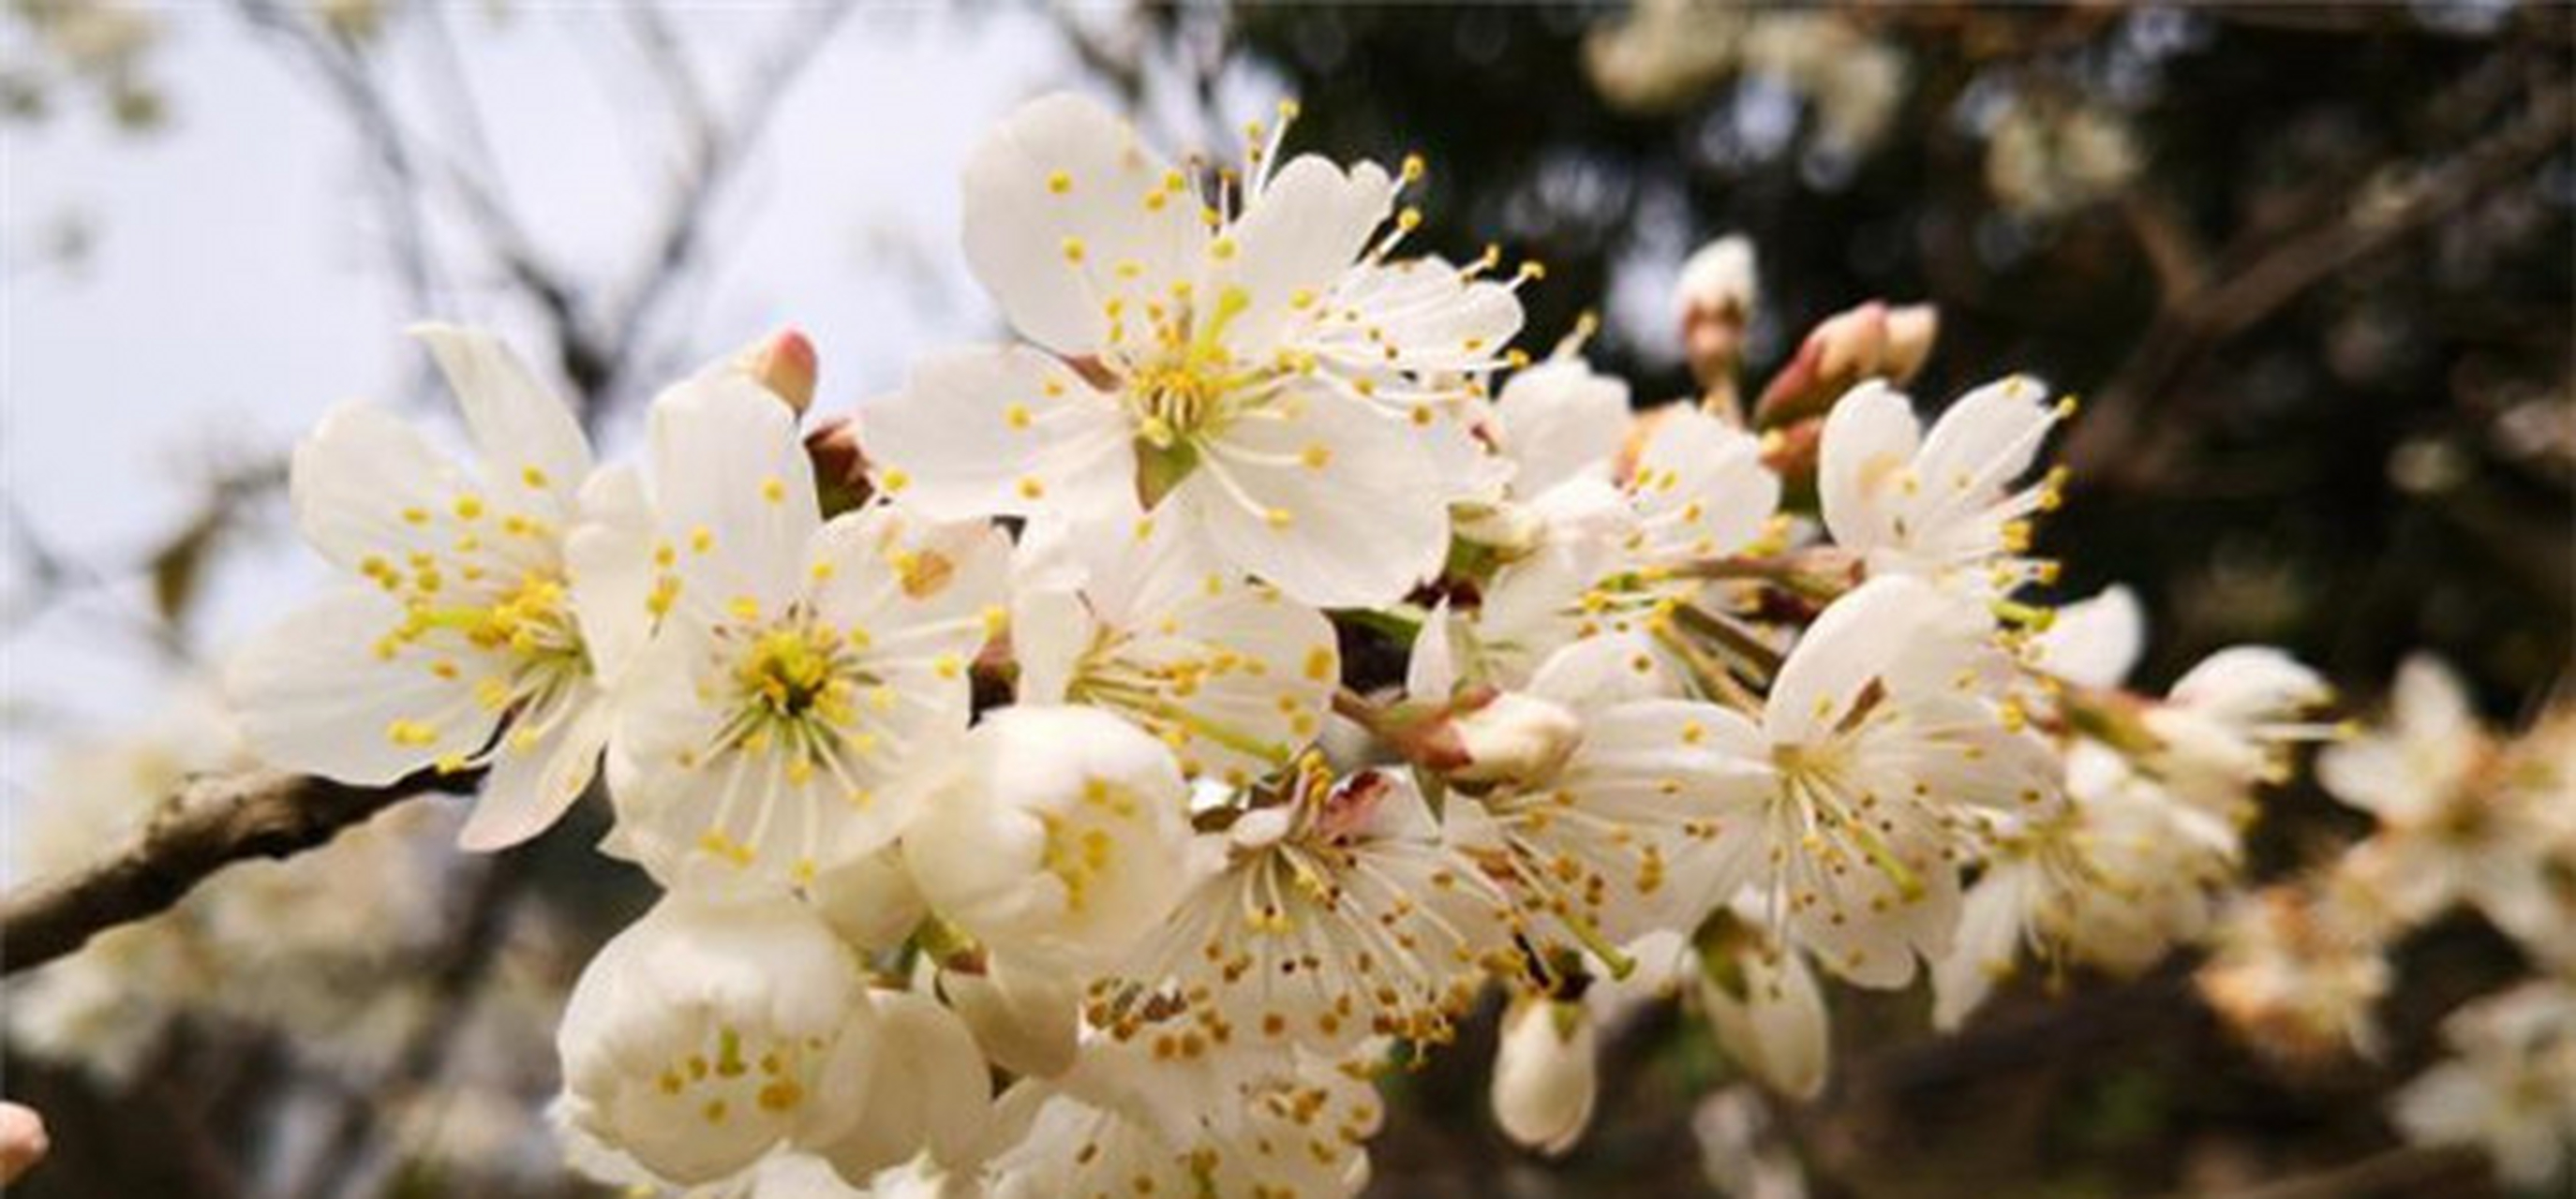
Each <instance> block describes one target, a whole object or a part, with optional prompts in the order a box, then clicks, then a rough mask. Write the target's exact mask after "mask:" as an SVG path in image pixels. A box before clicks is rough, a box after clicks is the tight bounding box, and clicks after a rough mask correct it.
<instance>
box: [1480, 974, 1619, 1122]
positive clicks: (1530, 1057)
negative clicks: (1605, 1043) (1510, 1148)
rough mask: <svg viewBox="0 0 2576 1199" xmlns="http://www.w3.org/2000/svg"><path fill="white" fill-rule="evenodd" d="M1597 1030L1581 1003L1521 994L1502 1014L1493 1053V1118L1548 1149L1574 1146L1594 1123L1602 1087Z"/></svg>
mask: <svg viewBox="0 0 2576 1199" xmlns="http://www.w3.org/2000/svg"><path fill="white" fill-rule="evenodd" d="M1597 1049H1598V1034H1597V1033H1596V1032H1595V1030H1594V1029H1593V1026H1592V1021H1591V1020H1590V1019H1589V1018H1588V1017H1587V1016H1586V1015H1585V1013H1584V1010H1583V1005H1582V1004H1580V1003H1560V1002H1558V1001H1556V1000H1552V999H1529V998H1524V999H1520V1000H1517V1001H1515V1002H1514V1003H1513V1005H1512V1008H1511V1010H1510V1011H1509V1012H1507V1013H1505V1014H1504V1016H1503V1035H1502V1044H1501V1046H1500V1047H1499V1049H1498V1050H1497V1051H1496V1053H1495V1054H1494V1089H1493V1106H1494V1122H1495V1123H1497V1124H1500V1125H1502V1128H1503V1132H1504V1133H1506V1134H1508V1135H1509V1136H1510V1137H1511V1138H1512V1139H1513V1140H1514V1141H1517V1142H1519V1143H1521V1144H1522V1145H1526V1146H1528V1147H1530V1148H1532V1149H1536V1150H1538V1151H1539V1152H1541V1153H1545V1154H1548V1155H1550V1156H1553V1155H1556V1154H1560V1153H1563V1152H1565V1151H1566V1150H1568V1149H1572V1148H1573V1147H1574V1144H1575V1142H1576V1141H1579V1140H1581V1139H1582V1138H1583V1130H1584V1128H1585V1127H1586V1126H1588V1125H1589V1124H1591V1123H1592V1104H1593V1100H1594V1099H1595V1098H1596V1096H1597V1095H1598V1093H1599V1090H1600V1076H1599V1072H1598V1067H1597V1064H1596V1062H1595V1059H1596V1058H1597V1057H1598V1056H1599V1055H1598V1052H1597Z"/></svg>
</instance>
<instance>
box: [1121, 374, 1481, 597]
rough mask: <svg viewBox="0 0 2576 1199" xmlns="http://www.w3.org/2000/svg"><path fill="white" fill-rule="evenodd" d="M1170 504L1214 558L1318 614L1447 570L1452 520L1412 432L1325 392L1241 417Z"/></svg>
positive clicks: (1395, 593)
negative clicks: (1194, 526) (1196, 527)
mask: <svg viewBox="0 0 2576 1199" xmlns="http://www.w3.org/2000/svg"><path fill="white" fill-rule="evenodd" d="M1207 454H1208V456H1207V458H1206V459H1205V460H1204V461H1202V462H1201V463H1200V464H1199V466H1198V468H1197V469H1196V470H1194V471H1192V472H1190V475H1189V477H1188V478H1186V479H1184V480H1183V481H1182V483H1181V485H1180V486H1179V487H1178V488H1176V489H1175V490H1174V491H1173V493H1172V495H1171V496H1170V497H1169V499H1168V500H1167V501H1166V502H1167V503H1168V504H1170V505H1172V506H1173V507H1174V508H1176V509H1177V511H1176V513H1175V515H1177V516H1178V517H1179V518H1180V519H1183V520H1191V521H1197V522H1202V524H1203V527H1205V528H1206V530H1207V532H1208V536H1209V538H1210V540H1211V541H1212V542H1213V543H1214V544H1215V546H1216V548H1217V552H1218V554H1219V555H1221V556H1222V557H1224V558H1225V559H1227V560H1228V561H1230V562H1233V563H1234V564H1235V565H1237V566H1240V567H1242V568H1244V569H1246V570H1249V571H1250V572H1252V573H1253V574H1256V575H1259V576H1260V577H1262V578H1263V579H1266V580H1268V581H1269V582H1271V583H1272V584H1274V585H1276V586H1277V587H1278V588H1279V589H1280V590H1281V591H1284V592H1286V593H1288V594H1289V595H1290V596H1291V597H1293V598H1296V599H1298V600H1301V601H1304V602H1306V603H1309V604H1313V605H1315V606H1317V607H1323V608H1344V607H1359V606H1364V605H1370V604H1383V603H1389V602H1392V601H1394V600H1397V599H1400V598H1402V597H1403V596H1404V594H1405V593H1406V592H1408V591H1410V590H1412V589H1413V587H1414V585H1415V584H1417V583H1420V582H1421V581H1422V580H1424V579H1426V578H1429V577H1430V576H1431V575H1432V573H1433V572H1434V571H1437V570H1438V569H1439V567H1440V562H1441V559H1442V557H1443V556H1444V555H1446V554H1447V553H1448V550H1449V513H1448V509H1447V506H1446V505H1445V504H1444V503H1442V502H1441V500H1440V498H1439V495H1438V493H1437V491H1436V488H1435V485H1434V481H1433V480H1432V479H1431V478H1430V477H1429V471H1428V470H1427V468H1426V467H1425V465H1424V463H1423V461H1422V459H1421V457H1420V456H1419V455H1418V454H1417V453H1416V452H1415V451H1414V447H1413V443H1412V438H1411V437H1410V436H1409V435H1408V432H1407V430H1406V429H1405V428H1404V427H1403V426H1401V425H1399V424H1396V423H1395V422H1393V421H1391V420H1388V419H1387V418H1385V417H1383V416H1380V415H1379V414H1378V413H1377V412H1376V411H1374V410H1373V409H1371V408H1369V407H1368V406H1366V405H1362V404H1358V403H1355V402H1353V401H1351V400H1348V399H1344V398H1342V397H1339V396H1335V395H1332V394H1330V393H1326V392H1320V391H1311V390H1310V391H1306V392H1302V393H1300V394H1297V395H1294V396H1292V397H1290V398H1289V399H1288V400H1287V401H1285V402H1284V403H1283V404H1282V405H1281V406H1279V408H1278V409H1277V410H1276V414H1275V415H1272V414H1267V413H1255V414H1251V415H1247V416H1245V417H1242V418H1239V419H1238V420H1236V421H1235V422H1234V424H1233V425H1231V426H1230V427H1228V428H1227V429H1226V430H1225V431H1224V434H1223V435H1222V437H1220V438H1218V439H1216V440H1213V441H1212V442H1210V443H1209V445H1208V447H1207Z"/></svg>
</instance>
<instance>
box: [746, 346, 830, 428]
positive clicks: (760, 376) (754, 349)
mask: <svg viewBox="0 0 2576 1199" xmlns="http://www.w3.org/2000/svg"><path fill="white" fill-rule="evenodd" d="M729 365H730V366H731V367H732V368H733V369H735V370H738V371H741V372H742V373H743V374H745V375H748V376H750V377H751V380H752V381H753V382H755V383H758V384H760V385H761V386H762V387H765V388H768V389H769V393H770V394H771V395H774V396H777V397H778V398H779V399H781V400H785V401H786V402H787V406H788V407H790V408H793V409H795V410H796V415H798V416H803V415H805V410H806V409H808V408H811V407H813V406H814V384H815V381H816V380H817V378H819V376H820V373H821V370H822V366H821V364H820V363H819V362H818V361H817V360H816V359H815V356H814V343H813V342H812V341H810V340H807V339H806V336H805V335H804V334H803V333H800V332H798V331H797V330H794V329H784V330H781V331H779V332H776V333H772V334H770V335H769V336H767V337H764V338H761V339H760V340H759V341H755V342H753V343H751V344H750V345H748V346H744V347H743V348H742V350H741V352H739V353H737V354H735V355H734V356H733V360H732V362H731V363H730V364H729Z"/></svg>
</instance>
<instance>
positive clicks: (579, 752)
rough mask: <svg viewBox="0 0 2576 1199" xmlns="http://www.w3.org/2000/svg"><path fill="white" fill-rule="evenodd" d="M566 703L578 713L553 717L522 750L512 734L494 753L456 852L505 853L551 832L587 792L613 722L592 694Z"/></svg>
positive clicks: (606, 743)
mask: <svg viewBox="0 0 2576 1199" xmlns="http://www.w3.org/2000/svg"><path fill="white" fill-rule="evenodd" d="M584 690H585V691H589V689H588V688H584ZM568 702H571V703H574V704H577V705H578V706H577V708H576V709H575V710H574V711H572V712H569V713H566V714H563V715H560V716H557V717H555V718H554V719H553V720H552V722H551V724H552V727H550V728H548V729H547V730H546V731H545V733H544V734H543V735H542V736H540V737H539V738H538V739H537V740H536V742H535V743H534V744H531V745H527V746H524V747H523V746H521V745H520V744H518V743H517V735H516V734H515V733H514V734H511V735H507V736H504V737H503V738H502V740H501V744H500V745H499V747H498V748H496V749H495V750H494V752H493V757H492V772H491V774H489V775H488V776H486V777H485V778H484V780H483V794H482V796H481V797H480V798H478V799H476V800H475V801H474V811H473V813H472V814H471V815H469V816H467V817H466V819H465V827H464V828H462V829H460V830H458V831H457V834H456V845H457V848H459V849H464V850H468V851H471V852H476V853H487V852H490V851H493V850H499V849H508V848H509V847H511V846H513V845H516V844H518V843H520V842H522V841H525V840H527V839H528V838H530V837H533V836H536V835H537V834H538V833H542V832H544V831H546V829H548V828H550V827H552V826H553V824H554V822H555V821H556V820H557V819H559V818H561V817H562V816H563V814H564V812H565V811H566V810H568V809H570V808H571V807H572V804H573V801H574V800H577V799H580V798H581V793H582V792H583V791H584V790H586V789H588V788H589V786H590V780H591V777H592V776H593V775H594V774H596V773H598V770H599V753H600V750H602V749H603V748H606V746H607V745H608V734H609V730H610V729H611V728H612V727H614V723H615V722H614V720H613V719H612V718H611V717H610V715H609V712H608V709H607V706H606V705H604V704H601V703H597V702H595V701H594V699H593V696H592V695H583V696H581V697H580V698H579V699H577V700H573V701H568ZM530 718H531V717H530V716H528V715H522V716H521V717H520V719H521V720H527V719H530Z"/></svg>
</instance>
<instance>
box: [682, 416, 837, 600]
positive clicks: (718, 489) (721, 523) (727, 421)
mask: <svg viewBox="0 0 2576 1199" xmlns="http://www.w3.org/2000/svg"><path fill="white" fill-rule="evenodd" d="M652 444H653V499H654V505H655V507H656V509H657V510H658V513H659V516H660V520H661V526H662V537H663V540H664V541H665V542H666V543H667V544H669V545H670V546H671V547H672V550H673V553H674V554H675V555H676V565H675V567H674V569H675V571H676V573H677V575H678V577H679V578H680V580H681V587H680V595H679V602H680V605H681V606H682V607H683V608H685V609H687V610H689V611H690V612H692V613H693V614H695V617H696V619H698V620H699V621H701V622H702V623H713V622H715V621H717V620H720V619H723V617H724V615H725V613H726V612H727V611H728V610H729V608H730V607H732V606H733V605H735V603H736V601H738V600H745V599H747V600H750V601H751V602H752V604H753V605H754V606H755V607H756V608H757V610H758V611H760V612H762V613H767V614H775V613H777V612H778V611H780V610H781V609H782V608H784V606H785V605H786V603H787V601H788V600H789V599H791V598H793V596H794V594H795V592H796V590H797V589H798V587H799V586H800V585H801V584H802V583H803V580H804V577H805V562H804V561H803V555H804V552H805V543H806V540H807V539H808V538H810V537H811V536H813V533H814V528H815V526H816V525H818V524H820V523H821V520H822V518H821V516H820V514H819V512H818V511H817V509H816V501H815V498H814V468H813V464H812V462H811V461H810V460H808V459H807V458H806V456H805V446H804V443H803V442H801V441H799V440H798V439H797V436H796V413H795V412H794V411H793V410H792V409H790V408H788V406H787V405H786V404H784V403H781V402H780V401H779V399H778V398H777V397H776V396H773V395H771V394H769V393H768V392H767V391H766V390H763V389H762V388H761V386H760V385H759V384H757V383H754V382H752V381H751V380H750V378H749V377H747V376H744V375H741V374H738V373H735V372H729V371H727V372H717V373H714V374H709V375H704V376H701V377H699V378H695V379H691V380H688V381H686V382H683V383H679V384H676V385H674V386H673V387H671V388H670V389H669V390H667V391H664V392H663V393H662V394H661V395H660V396H658V397H656V398H655V399H654V401H653V414H652Z"/></svg>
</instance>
